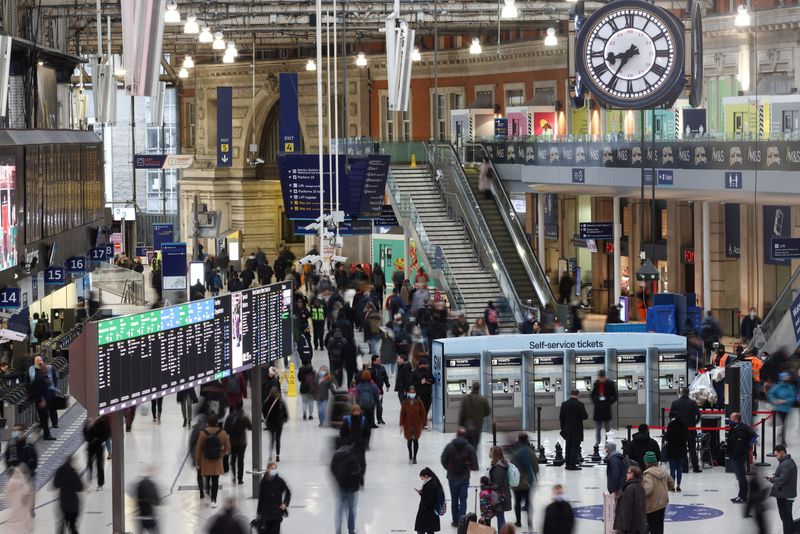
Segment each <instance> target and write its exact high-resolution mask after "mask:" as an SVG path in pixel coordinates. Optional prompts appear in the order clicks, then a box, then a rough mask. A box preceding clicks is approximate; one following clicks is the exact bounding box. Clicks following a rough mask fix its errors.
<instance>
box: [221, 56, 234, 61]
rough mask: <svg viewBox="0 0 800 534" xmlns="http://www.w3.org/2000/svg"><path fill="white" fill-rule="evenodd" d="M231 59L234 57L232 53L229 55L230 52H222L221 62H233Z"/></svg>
mask: <svg viewBox="0 0 800 534" xmlns="http://www.w3.org/2000/svg"><path fill="white" fill-rule="evenodd" d="M233 59H234V57H233V56H232V55H230V54H223V56H222V62H223V63H233Z"/></svg>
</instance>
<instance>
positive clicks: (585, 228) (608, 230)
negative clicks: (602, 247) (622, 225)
mask: <svg viewBox="0 0 800 534" xmlns="http://www.w3.org/2000/svg"><path fill="white" fill-rule="evenodd" d="M578 226H579V228H580V236H581V239H614V223H610V222H582V223H579V225H578Z"/></svg>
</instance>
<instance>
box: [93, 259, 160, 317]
mask: <svg viewBox="0 0 800 534" xmlns="http://www.w3.org/2000/svg"><path fill="white" fill-rule="evenodd" d="M144 287H145V286H144V274H142V273H137V272H136V271H132V270H130V269H125V268H123V267H117V266H116V265H112V264H110V263H103V264H100V266H99V267H98V268H97V269H95V270H94V271H92V288H95V289H99V290H102V291H107V292H109V293H111V294H112V295H116V296H118V297H120V299H122V303H123V304H133V305H135V306H144V305H145V304H147V301H146V300H145V293H144Z"/></svg>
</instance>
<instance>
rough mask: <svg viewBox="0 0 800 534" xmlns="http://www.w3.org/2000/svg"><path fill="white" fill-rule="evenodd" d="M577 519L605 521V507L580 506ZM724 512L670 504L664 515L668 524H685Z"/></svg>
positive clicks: (575, 509)
mask: <svg viewBox="0 0 800 534" xmlns="http://www.w3.org/2000/svg"><path fill="white" fill-rule="evenodd" d="M573 512H574V513H575V517H577V518H579V519H587V520H589V521H602V520H603V505H602V504H593V505H591V506H578V507H576V508H574V509H573ZM721 515H722V510H717V509H716V508H709V507H708V506H700V505H696V504H670V505H668V506H667V511H666V513H665V514H664V521H666V522H667V523H683V522H685V521H702V520H704V519H714V518H715V517H720V516H721Z"/></svg>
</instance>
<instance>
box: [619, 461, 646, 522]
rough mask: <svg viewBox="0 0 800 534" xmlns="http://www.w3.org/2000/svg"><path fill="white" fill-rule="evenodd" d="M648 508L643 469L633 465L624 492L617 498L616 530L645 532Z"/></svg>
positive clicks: (627, 476)
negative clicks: (643, 484) (643, 483)
mask: <svg viewBox="0 0 800 534" xmlns="http://www.w3.org/2000/svg"><path fill="white" fill-rule="evenodd" d="M646 509H647V504H646V497H645V494H644V487H642V470H641V469H639V468H638V467H636V466H631V467H629V468H628V472H627V473H626V476H625V485H624V486H623V488H622V494H621V495H620V498H619V499H617V508H616V515H615V516H614V530H616V531H618V532H620V533H621V534H644V533H645V532H647V513H646Z"/></svg>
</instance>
